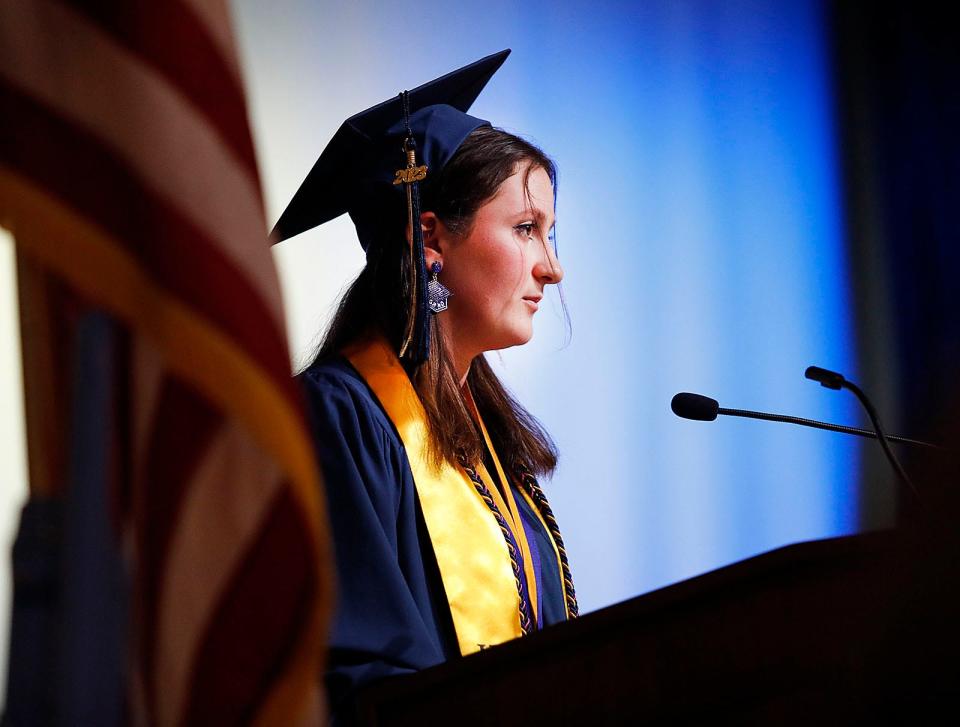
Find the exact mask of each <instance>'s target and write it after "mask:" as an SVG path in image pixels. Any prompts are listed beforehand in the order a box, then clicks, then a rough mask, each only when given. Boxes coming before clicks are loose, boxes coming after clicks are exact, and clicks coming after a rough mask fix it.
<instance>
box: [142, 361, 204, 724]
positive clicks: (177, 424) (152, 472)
mask: <svg viewBox="0 0 960 727" xmlns="http://www.w3.org/2000/svg"><path fill="white" fill-rule="evenodd" d="M221 422H222V417H221V414H220V412H218V411H217V410H216V409H214V408H213V407H212V406H211V405H210V404H209V403H208V402H207V401H206V400H205V399H204V398H203V397H202V396H201V395H200V394H199V393H197V392H196V391H195V390H194V389H192V388H191V387H190V386H189V385H188V384H187V383H185V382H183V381H181V380H179V379H176V378H173V377H169V376H168V377H166V378H165V379H164V382H163V384H162V386H161V389H160V393H159V396H158V397H157V409H156V413H155V415H154V419H153V423H152V428H151V431H150V436H149V438H148V439H147V446H146V447H145V452H146V454H145V457H144V461H143V463H142V465H141V466H142V470H141V489H140V494H139V508H138V509H139V512H137V513H136V515H137V529H138V533H139V552H140V560H139V563H138V569H137V593H138V601H139V609H140V611H139V614H140V623H139V624H138V627H139V639H140V648H141V655H142V658H141V665H142V669H143V675H144V683H145V685H146V688H147V700H148V702H149V703H150V704H151V705H152V704H153V700H154V699H155V698H156V697H158V696H159V695H154V694H153V686H154V683H155V682H154V679H153V666H154V661H155V659H154V655H155V654H156V642H155V639H156V637H157V633H158V629H157V609H158V606H159V604H160V588H161V585H162V583H163V576H164V572H165V571H166V565H167V558H168V555H169V545H170V539H171V535H172V534H173V530H174V528H175V527H176V524H177V521H178V518H179V515H180V509H181V505H182V503H183V499H184V496H185V491H186V487H187V485H188V484H189V482H190V480H191V478H192V476H193V474H194V472H195V471H196V468H197V466H198V465H199V464H200V461H201V459H202V458H203V456H204V454H205V453H206V451H207V448H208V447H209V445H210V442H211V441H212V439H213V435H214V434H215V433H216V432H217V430H218V428H219V426H220V424H221Z"/></svg>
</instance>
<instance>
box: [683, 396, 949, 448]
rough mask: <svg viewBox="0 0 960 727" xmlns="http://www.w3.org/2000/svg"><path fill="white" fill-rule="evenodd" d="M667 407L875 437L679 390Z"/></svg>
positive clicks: (708, 418) (706, 416)
mask: <svg viewBox="0 0 960 727" xmlns="http://www.w3.org/2000/svg"><path fill="white" fill-rule="evenodd" d="M670 408H671V409H672V410H673V413H674V414H676V415H677V416H678V417H681V418H683V419H692V420H694V421H699V422H712V421H713V420H714V419H716V418H717V415H723V416H731V417H743V418H744V419H760V420H762V421H765V422H783V423H784V424H797V425H799V426H801V427H812V428H814V429H823V430H825V431H828V432H839V433H840V434H853V435H855V436H857V437H866V438H867V439H877V433H876V432H875V431H874V430H872V429H861V428H860V427H848V426H845V425H843V424H832V423H830V422H820V421H817V420H816V419H805V418H804V417H794V416H788V415H786V414H770V413H769V412H765V411H750V410H749V409H726V408H724V407H722V406H720V405H719V404H718V403H717V400H716V399H711V398H710V397H709V396H704V395H703V394H691V393H689V392H686V391H684V392H681V393H679V394H676V395H675V396H674V397H673V399H672V400H671V401H670ZM886 438H887V439H888V440H889V441H891V442H901V443H903V444H913V445H915V446H918V447H927V448H929V449H937V450H939V449H943V448H942V447H940V446H938V445H936V444H930V443H929V442H922V441H920V440H919V439H910V438H909V437H898V436H896V435H894V434H887V435H886Z"/></svg>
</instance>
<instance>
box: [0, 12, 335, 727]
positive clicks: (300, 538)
mask: <svg viewBox="0 0 960 727" xmlns="http://www.w3.org/2000/svg"><path fill="white" fill-rule="evenodd" d="M0 224H2V225H3V226H4V227H7V228H9V229H10V230H11V231H12V232H13V234H14V237H15V239H16V242H17V246H18V251H19V255H20V257H21V258H22V259H24V260H28V261H30V264H31V265H34V266H38V267H39V268H41V269H43V270H44V271H46V272H47V273H48V274H51V275H55V276H58V277H59V279H60V280H62V281H63V283H64V284H65V285H66V286H68V287H69V288H70V289H71V290H72V291H73V292H74V293H75V294H76V295H77V296H78V297H79V298H80V299H82V300H83V301H85V302H87V303H89V304H91V305H94V306H96V307H99V308H100V309H102V310H104V311H106V312H108V313H109V314H110V315H112V316H113V317H115V319H116V320H117V321H119V322H121V323H122V324H123V325H124V326H125V327H126V335H125V336H124V339H123V340H124V342H125V344H124V346H123V347H122V353H123V357H122V358H123V359H124V362H125V365H123V366H122V367H121V368H120V370H119V371H118V375H116V376H113V375H112V374H111V376H113V380H114V382H115V385H116V386H117V387H118V388H119V389H121V391H119V393H115V395H114V398H115V400H116V401H119V402H121V403H122V404H123V406H124V407H125V409H126V416H125V417H123V418H122V421H124V422H126V423H127V424H128V426H126V427H125V428H124V429H123V431H121V432H120V434H119V435H118V437H119V441H120V442H121V443H122V444H123V445H125V447H126V449H125V451H124V452H122V453H121V455H120V457H119V460H120V462H119V465H118V464H117V462H108V463H107V464H106V465H105V466H110V467H119V470H120V472H121V477H120V478H119V485H120V487H119V489H117V490H116V491H114V492H113V493H112V500H111V502H112V506H113V507H114V508H115V509H116V510H117V511H118V512H119V513H120V515H121V517H120V518H119V522H120V523H121V525H120V528H119V530H120V541H121V542H122V544H123V547H124V555H125V557H126V562H127V563H128V566H129V569H130V573H131V576H132V583H133V591H132V603H131V608H132V610H131V615H130V622H131V624H132V627H131V630H130V633H129V640H128V644H129V651H130V667H129V677H128V692H127V701H128V705H127V710H128V711H129V712H130V714H131V716H132V718H133V721H134V723H139V724H151V725H152V724H156V725H176V724H187V723H190V724H210V723H217V724H228V723H237V722H248V721H249V722H258V723H262V724H296V723H309V722H314V721H316V720H319V719H320V715H321V714H322V699H321V694H320V693H319V689H320V686H319V684H320V679H319V675H320V673H321V670H322V664H321V651H322V640H323V635H324V630H325V627H326V621H327V616H328V612H329V603H330V587H329V580H328V577H327V576H326V573H328V570H327V556H328V553H327V549H328V544H327V537H326V530H325V526H324V525H323V512H322V502H321V498H320V489H319V487H320V483H319V480H318V475H317V472H316V466H315V461H314V456H313V449H312V445H311V442H310V438H309V436H308V432H307V429H306V424H305V418H304V414H303V411H302V408H301V402H300V398H299V392H298V390H297V388H296V386H295V382H294V381H293V380H292V379H291V377H290V371H289V357H288V351H287V343H286V340H285V336H284V320H283V312H282V307H281V299H280V291H279V285H278V280H277V277H276V272H275V269H274V265H273V261H272V258H271V253H270V246H269V243H268V240H267V236H266V232H265V231H266V222H265V219H264V215H263V203H262V199H261V196H260V188H259V180H258V176H257V169H256V161H255V157H254V152H253V146H252V142H251V137H250V130H249V127H248V124H247V116H246V107H245V100H244V94H243V86H242V82H241V78H240V73H239V67H238V64H237V53H236V49H235V47H234V44H233V40H232V36H231V30H230V22H229V17H228V14H227V9H226V7H225V5H224V3H223V1H222V0H170V1H169V2H162V3H156V2H153V3H151V2H145V1H137V2H124V1H123V0H89V1H88V2H73V3H68V2H58V1H56V0H32V1H31V2H23V1H21V0H5V1H4V2H2V3H0ZM108 338H109V337H108ZM62 375H63V376H64V377H68V376H69V375H70V372H69V370H64V372H63V374H62ZM70 385H71V386H73V385H74V384H73V383H72V382H71V383H70ZM78 385H80V386H82V385H83V380H79V381H78ZM74 398H76V397H74ZM81 398H82V397H81ZM29 410H30V403H29V402H28V411H29ZM88 426H90V427H96V426H106V425H104V424H103V423H102V422H100V421H89V422H88ZM114 426H115V427H116V426H117V425H116V423H115V424H114ZM28 427H29V424H28ZM33 451H34V450H33V448H31V456H32V455H33ZM31 471H33V468H32V467H31Z"/></svg>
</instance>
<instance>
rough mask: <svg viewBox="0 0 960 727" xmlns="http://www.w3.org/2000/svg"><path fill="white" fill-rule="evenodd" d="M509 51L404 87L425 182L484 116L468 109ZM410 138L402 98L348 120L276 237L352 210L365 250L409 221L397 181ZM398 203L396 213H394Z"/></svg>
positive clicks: (280, 222)
mask: <svg viewBox="0 0 960 727" xmlns="http://www.w3.org/2000/svg"><path fill="white" fill-rule="evenodd" d="M509 54H510V51H509V50H503V51H500V52H499V53H494V54H493V55H490V56H487V57H486V58H482V59H480V60H479V61H476V62H474V63H471V64H470V65H467V66H464V67H463V68H460V69H458V70H456V71H452V72H450V73H448V74H446V75H445V76H441V77H440V78H437V79H435V80H433V81H429V82H428V83H425V84H423V85H422V86H419V87H418V88H415V89H414V90H412V91H410V92H409V94H408V99H409V114H410V128H411V130H412V132H413V138H414V140H415V142H416V156H417V161H418V163H419V164H425V165H427V167H428V172H427V180H428V181H429V180H430V179H431V178H433V177H434V176H435V175H436V174H438V173H439V172H440V170H441V169H443V166H444V165H445V164H446V163H447V161H448V160H449V159H450V157H451V156H453V154H454V153H455V152H456V150H457V149H458V148H459V147H460V145H461V144H462V143H463V140H464V139H465V138H466V137H467V135H468V134H470V132H471V131H473V130H474V129H476V128H478V127H479V126H484V125H488V122H486V121H483V120H481V119H477V118H474V117H472V116H469V115H467V113H466V112H467V111H468V110H469V108H470V106H471V105H472V104H473V102H474V101H475V100H476V98H477V96H479V95H480V92H481V91H482V90H483V88H484V86H486V85H487V82H488V81H489V80H490V78H491V77H492V76H493V74H494V73H496V72H497V70H498V69H499V68H500V66H501V65H502V64H503V62H504V60H506V58H507V56H508V55H509ZM406 137H407V131H406V125H405V120H404V112H403V106H402V102H401V99H400V97H394V98H392V99H390V100H388V101H384V102H383V103H380V104H377V105H376V106H373V107H372V108H369V109H367V110H366V111H361V112H360V113H358V114H356V115H354V116H351V117H350V118H349V119H347V120H346V121H345V122H343V124H342V125H341V126H340V128H339V129H338V130H337V133H336V134H335V135H334V137H333V139H331V140H330V143H329V144H327V147H326V149H324V150H323V153H322V154H320V158H319V159H317V161H316V163H315V164H314V165H313V168H312V169H311V170H310V173H309V174H308V175H307V177H306V179H305V180H304V181H303V184H301V185H300V189H298V190H297V193H296V194H295V195H294V196H293V199H292V200H290V204H288V205H287V208H286V210H284V212H283V214H282V215H280V219H279V220H278V221H277V224H276V225H275V226H274V228H273V233H272V235H273V240H274V242H280V241H281V240H286V239H287V238H290V237H293V236H294V235H298V234H300V233H301V232H304V231H306V230H309V229H311V228H313V227H316V226H317V225H321V224H323V223H324V222H329V221H330V220H332V219H334V218H336V217H339V216H340V215H342V214H343V213H344V212H349V213H350V217H351V218H352V219H353V223H354V225H355V226H356V228H357V235H358V237H359V238H360V244H361V245H362V246H363V249H364V250H368V249H369V247H370V245H371V244H372V243H373V242H374V241H376V240H378V239H382V238H381V235H382V234H389V233H391V232H392V233H393V234H395V231H396V230H397V229H398V227H399V226H400V225H401V224H403V222H404V221H405V220H406V215H405V214H403V213H402V210H403V209H404V204H405V194H404V189H403V186H404V185H395V184H394V183H393V182H394V178H395V175H396V171H397V170H398V169H401V168H403V167H404V165H405V163H406V155H405V154H404V152H403V141H404V139H405V138H406ZM393 210H396V212H397V214H396V215H394V214H391V211H393Z"/></svg>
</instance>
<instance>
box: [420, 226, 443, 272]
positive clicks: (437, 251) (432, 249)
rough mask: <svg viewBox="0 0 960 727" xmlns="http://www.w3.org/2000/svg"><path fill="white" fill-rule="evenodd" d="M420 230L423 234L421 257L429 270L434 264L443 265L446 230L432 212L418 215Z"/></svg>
mask: <svg viewBox="0 0 960 727" xmlns="http://www.w3.org/2000/svg"><path fill="white" fill-rule="evenodd" d="M420 230H421V232H422V233H423V257H424V260H425V261H426V263H427V270H429V269H430V268H431V267H432V266H433V264H434V263H435V262H439V263H440V264H441V265H443V249H444V247H445V245H446V240H445V232H446V228H445V227H444V225H443V223H442V222H441V221H440V218H438V217H437V216H436V215H435V214H434V213H433V212H424V213H423V214H421V215H420Z"/></svg>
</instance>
